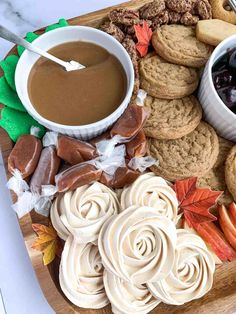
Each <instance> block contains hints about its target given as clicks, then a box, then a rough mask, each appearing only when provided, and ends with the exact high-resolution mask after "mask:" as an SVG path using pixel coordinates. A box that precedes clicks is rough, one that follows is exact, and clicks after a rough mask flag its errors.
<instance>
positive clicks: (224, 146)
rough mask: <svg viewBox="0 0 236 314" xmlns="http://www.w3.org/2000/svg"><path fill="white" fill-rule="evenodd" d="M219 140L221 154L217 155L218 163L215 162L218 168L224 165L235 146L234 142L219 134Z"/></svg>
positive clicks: (215, 166)
mask: <svg viewBox="0 0 236 314" xmlns="http://www.w3.org/2000/svg"><path fill="white" fill-rule="evenodd" d="M218 140H219V155H218V156H217V160H216V163H215V164H214V168H218V167H221V166H224V164H225V161H226V158H227V156H228V154H229V152H230V150H231V148H232V147H233V146H234V143H233V142H231V141H228V140H226V139H224V138H223V137H220V136H218Z"/></svg>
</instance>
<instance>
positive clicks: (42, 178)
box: [30, 146, 61, 194]
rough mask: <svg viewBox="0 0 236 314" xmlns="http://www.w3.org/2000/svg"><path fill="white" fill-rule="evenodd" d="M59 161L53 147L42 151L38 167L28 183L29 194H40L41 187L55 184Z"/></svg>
mask: <svg viewBox="0 0 236 314" xmlns="http://www.w3.org/2000/svg"><path fill="white" fill-rule="evenodd" d="M60 161H61V160H60V158H59V157H58V156H57V154H56V149H55V148H54V147H53V146H48V147H45V148H44V149H43V150H42V153H41V156H40V159H39V163H38V166H37V168H36V170H35V172H34V174H33V176H32V179H31V181H30V189H31V192H33V193H38V194H40V193H41V187H42V185H49V184H55V176H56V174H57V172H58V169H59V166H60Z"/></svg>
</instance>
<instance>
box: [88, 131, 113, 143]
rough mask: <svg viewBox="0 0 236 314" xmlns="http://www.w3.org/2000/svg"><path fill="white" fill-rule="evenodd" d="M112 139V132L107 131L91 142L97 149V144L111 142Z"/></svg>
mask: <svg viewBox="0 0 236 314" xmlns="http://www.w3.org/2000/svg"><path fill="white" fill-rule="evenodd" d="M110 139H111V135H110V131H107V132H105V133H102V134H101V135H98V136H96V137H94V138H92V139H91V140H90V141H89V142H90V144H92V145H93V146H95V147H96V144H97V143H99V142H101V141H104V140H110Z"/></svg>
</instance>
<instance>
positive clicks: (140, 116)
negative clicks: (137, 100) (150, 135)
mask: <svg viewBox="0 0 236 314" xmlns="http://www.w3.org/2000/svg"><path fill="white" fill-rule="evenodd" d="M148 116H149V111H148V110H147V109H146V108H144V107H142V106H138V105H136V104H130V105H129V106H128V107H127V108H126V110H125V111H124V113H123V114H122V116H121V117H120V118H119V119H118V120H117V122H116V123H115V124H114V126H113V128H112V129H111V131H110V134H111V136H112V137H113V136H115V135H120V136H121V137H127V138H131V137H133V136H135V135H136V134H137V133H138V132H139V131H140V130H141V128H142V126H143V125H144V123H145V121H146V119H147V118H148Z"/></svg>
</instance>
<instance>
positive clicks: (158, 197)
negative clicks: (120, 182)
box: [121, 172, 178, 223]
mask: <svg viewBox="0 0 236 314" xmlns="http://www.w3.org/2000/svg"><path fill="white" fill-rule="evenodd" d="M131 205H138V206H148V207H153V208H155V209H156V212H157V213H158V214H160V215H163V216H166V217H168V218H170V219H171V220H172V221H173V222H174V223H176V222H177V213H178V200H177V197H176V194H175V192H174V190H173V189H172V188H171V187H170V186H169V185H168V183H167V182H166V181H165V180H164V179H163V178H161V177H158V176H156V175H155V174H154V173H152V172H149V173H146V174H143V175H141V176H140V177H139V178H138V179H137V180H136V181H135V182H134V183H133V184H131V185H129V186H127V187H126V188H124V189H123V191H122V194H121V209H122V210H124V209H126V208H127V207H130V206H131Z"/></svg>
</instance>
